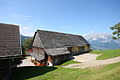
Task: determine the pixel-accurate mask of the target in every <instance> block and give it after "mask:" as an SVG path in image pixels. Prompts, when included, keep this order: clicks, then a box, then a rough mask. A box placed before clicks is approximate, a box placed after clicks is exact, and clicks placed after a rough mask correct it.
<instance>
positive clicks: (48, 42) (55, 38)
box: [37, 30, 89, 49]
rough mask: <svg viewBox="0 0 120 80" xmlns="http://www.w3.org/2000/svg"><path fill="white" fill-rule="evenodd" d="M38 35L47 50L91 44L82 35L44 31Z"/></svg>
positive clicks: (40, 31)
mask: <svg viewBox="0 0 120 80" xmlns="http://www.w3.org/2000/svg"><path fill="white" fill-rule="evenodd" d="M37 33H38V35H39V37H40V40H41V42H42V44H43V46H44V48H45V49H52V48H63V47H70V46H84V45H89V43H88V42H87V41H86V40H85V39H84V38H83V37H82V36H80V35H73V34H66V33H59V32H52V31H44V30H38V31H37Z"/></svg>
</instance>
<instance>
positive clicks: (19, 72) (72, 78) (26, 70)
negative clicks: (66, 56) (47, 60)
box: [12, 49, 120, 80]
mask: <svg viewBox="0 0 120 80" xmlns="http://www.w3.org/2000/svg"><path fill="white" fill-rule="evenodd" d="M93 53H95V54H102V55H101V56H99V57H98V58H97V59H108V58H112V57H116V56H120V49H116V50H107V51H93ZM74 63H78V62H75V61H73V60H70V61H67V62H65V63H63V64H62V65H58V66H55V67H38V66H33V67H19V68H16V69H13V71H12V73H13V75H12V80H120V63H115V64H110V65H106V66H99V67H95V68H89V69H75V68H63V67H62V66H65V65H68V64H74Z"/></svg>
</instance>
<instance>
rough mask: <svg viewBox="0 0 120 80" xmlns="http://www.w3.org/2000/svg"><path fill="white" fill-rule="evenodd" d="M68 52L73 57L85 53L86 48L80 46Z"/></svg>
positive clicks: (69, 48) (71, 48) (70, 48)
mask: <svg viewBox="0 0 120 80" xmlns="http://www.w3.org/2000/svg"><path fill="white" fill-rule="evenodd" d="M68 50H69V51H70V52H71V53H72V55H77V54H80V53H84V52H85V51H84V46H78V47H68Z"/></svg>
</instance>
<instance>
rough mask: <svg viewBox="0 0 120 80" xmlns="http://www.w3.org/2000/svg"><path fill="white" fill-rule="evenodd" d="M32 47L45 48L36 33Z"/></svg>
mask: <svg viewBox="0 0 120 80" xmlns="http://www.w3.org/2000/svg"><path fill="white" fill-rule="evenodd" d="M32 46H34V47H41V48H43V44H42V42H41V40H40V37H39V35H38V33H36V35H35V38H34V41H33V44H32Z"/></svg>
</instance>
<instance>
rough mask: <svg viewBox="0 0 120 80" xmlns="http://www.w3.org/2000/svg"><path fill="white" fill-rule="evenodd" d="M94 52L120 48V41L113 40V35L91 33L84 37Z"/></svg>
mask: <svg viewBox="0 0 120 80" xmlns="http://www.w3.org/2000/svg"><path fill="white" fill-rule="evenodd" d="M84 38H85V39H86V40H87V41H88V42H89V43H90V44H91V48H92V49H93V50H111V49H118V48H120V40H114V39H112V35H111V34H107V33H91V34H87V35H84Z"/></svg>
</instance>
